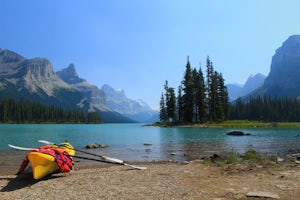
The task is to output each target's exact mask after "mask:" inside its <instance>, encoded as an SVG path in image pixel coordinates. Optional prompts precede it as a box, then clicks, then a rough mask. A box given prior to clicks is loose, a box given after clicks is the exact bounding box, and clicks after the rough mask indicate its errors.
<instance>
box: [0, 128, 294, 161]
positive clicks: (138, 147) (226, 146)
mask: <svg viewBox="0 0 300 200" xmlns="http://www.w3.org/2000/svg"><path fill="white" fill-rule="evenodd" d="M231 130H236V129H223V128H160V127H151V126H143V125H142V124H100V125H65V124H64V125H0V151H1V152H2V154H3V152H8V153H11V152H16V151H15V150H11V149H9V147H8V146H7V144H14V145H17V146H23V147H38V146H40V145H41V144H40V143H38V142H37V140H39V139H43V140H48V141H51V142H54V143H59V142H62V141H66V140H67V141H69V142H70V143H71V144H73V146H74V147H75V148H80V149H84V147H85V145H86V144H89V143H94V142H96V143H99V144H107V145H109V147H108V148H105V149H96V150H91V151H94V152H97V153H99V154H101V155H107V156H111V157H117V158H120V159H123V160H126V161H152V160H166V159H174V160H178V161H182V160H190V159H195V158H199V157H201V156H203V155H211V154H213V153H217V152H220V151H230V150H235V151H238V152H240V153H243V152H245V150H246V149H247V148H249V147H250V146H252V148H254V149H255V150H257V151H259V152H262V153H269V152H270V153H274V152H286V151H288V150H289V149H300V130H299V129H239V130H242V131H244V132H246V133H250V134H251V136H243V137H236V136H226V134H225V133H226V132H228V131H231ZM145 143H147V144H151V145H145Z"/></svg>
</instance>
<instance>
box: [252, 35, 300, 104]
mask: <svg viewBox="0 0 300 200" xmlns="http://www.w3.org/2000/svg"><path fill="white" fill-rule="evenodd" d="M299 77H300V35H293V36H290V37H289V38H288V39H287V40H286V41H285V42H284V43H283V44H282V46H281V47H280V48H278V49H277V50H276V52H275V55H274V56H273V57H272V62H271V70H270V73H269V75H268V76H267V78H266V79H265V82H264V84H263V85H262V87H260V88H259V89H258V90H257V91H255V92H253V93H252V94H251V96H258V95H260V96H271V97H290V98H299V97H300V78H299Z"/></svg>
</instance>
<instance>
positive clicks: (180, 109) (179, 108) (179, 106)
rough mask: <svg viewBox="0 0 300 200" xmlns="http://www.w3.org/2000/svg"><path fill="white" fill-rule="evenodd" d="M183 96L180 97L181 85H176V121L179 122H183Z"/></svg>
mask: <svg viewBox="0 0 300 200" xmlns="http://www.w3.org/2000/svg"><path fill="white" fill-rule="evenodd" d="M183 109H184V107H183V97H182V85H180V86H179V87H178V96H177V109H176V110H177V121H178V122H179V123H182V122H183Z"/></svg>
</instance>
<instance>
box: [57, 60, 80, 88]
mask: <svg viewBox="0 0 300 200" xmlns="http://www.w3.org/2000/svg"><path fill="white" fill-rule="evenodd" d="M56 74H57V75H58V76H59V77H60V78H61V79H63V80H64V81H65V82H66V83H69V84H77V83H81V82H84V81H85V80H84V79H82V78H80V77H79V76H78V74H77V71H76V69H75V65H74V64H72V63H71V64H70V65H69V66H68V67H67V68H65V69H62V70H60V71H58V72H56Z"/></svg>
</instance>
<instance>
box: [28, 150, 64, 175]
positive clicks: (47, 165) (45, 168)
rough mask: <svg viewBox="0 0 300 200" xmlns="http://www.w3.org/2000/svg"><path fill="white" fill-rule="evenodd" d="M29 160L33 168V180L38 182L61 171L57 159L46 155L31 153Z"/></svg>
mask: <svg viewBox="0 0 300 200" xmlns="http://www.w3.org/2000/svg"><path fill="white" fill-rule="evenodd" d="M28 160H29V162H30V165H31V168H32V174H33V178H34V179H36V180H38V179H41V178H44V177H45V176H47V175H49V174H52V173H54V172H57V171H58V170H59V168H58V165H57V164H56V162H55V158H54V157H53V156H51V155H48V154H45V153H40V152H30V153H28Z"/></svg>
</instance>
